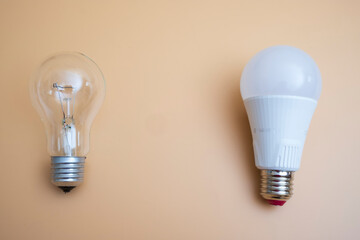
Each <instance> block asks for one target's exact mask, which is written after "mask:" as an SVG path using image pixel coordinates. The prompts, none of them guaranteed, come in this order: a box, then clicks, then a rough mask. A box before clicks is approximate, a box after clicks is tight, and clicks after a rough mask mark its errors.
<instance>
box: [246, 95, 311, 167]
mask: <svg viewBox="0 0 360 240" xmlns="http://www.w3.org/2000/svg"><path fill="white" fill-rule="evenodd" d="M316 105H317V102H316V101H315V100H313V99H310V98H304V97H296V96H260V97H252V98H248V99H246V100H245V107H246V111H247V114H248V117H249V121H250V126H251V132H252V136H253V145H254V153H255V163H256V166H257V167H258V168H259V169H271V170H283V171H296V170H298V169H299V167H300V161H301V155H302V151H303V147H304V143H305V139H306V134H307V131H308V128H309V125H310V121H311V118H312V116H313V113H314V111H315V108H316Z"/></svg>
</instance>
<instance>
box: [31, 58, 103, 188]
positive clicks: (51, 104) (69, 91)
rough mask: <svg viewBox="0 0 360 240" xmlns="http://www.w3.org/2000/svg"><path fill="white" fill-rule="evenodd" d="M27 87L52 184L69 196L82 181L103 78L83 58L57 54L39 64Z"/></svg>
mask: <svg viewBox="0 0 360 240" xmlns="http://www.w3.org/2000/svg"><path fill="white" fill-rule="evenodd" d="M29 87H30V96H31V100H32V103H33V105H34V107H35V108H36V110H37V112H38V113H39V115H40V117H41V120H42V121H43V123H44V126H45V130H46V136H47V149H48V152H49V154H50V155H51V166H52V183H53V184H54V185H56V186H57V187H59V188H60V189H62V190H63V191H64V192H65V193H66V192H69V191H71V190H72V189H73V188H75V187H76V186H78V185H79V184H80V183H81V182H82V181H83V178H84V163H85V158H86V154H87V153H88V152H89V137H90V136H89V135H90V128H91V124H92V122H93V120H94V118H95V115H96V114H97V112H98V111H99V109H100V107H101V105H102V103H103V100H104V97H105V80H104V77H103V74H102V72H101V70H100V69H99V67H98V66H97V65H96V64H95V62H94V61H92V60H91V59H90V58H88V57H87V56H85V55H84V54H81V53H75V52H74V53H61V54H57V55H54V56H52V57H50V58H48V59H47V60H45V61H44V62H43V63H42V64H41V66H40V67H39V68H38V70H37V71H36V73H35V75H34V76H33V78H32V79H31V82H30V86H29Z"/></svg>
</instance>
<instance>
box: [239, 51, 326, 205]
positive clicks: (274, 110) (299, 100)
mask: <svg viewBox="0 0 360 240" xmlns="http://www.w3.org/2000/svg"><path fill="white" fill-rule="evenodd" d="M240 89H241V94H242V97H243V99H244V102H245V107H246V111H247V114H248V117H249V122H250V126H251V132H252V137H253V146H254V154H255V163H256V166H257V167H258V168H259V169H261V176H262V181H261V195H262V196H263V197H264V198H265V199H267V200H268V201H269V203H270V204H273V205H283V204H284V203H285V201H286V200H288V199H289V198H290V197H291V195H292V181H293V172H295V171H297V170H298V169H299V167H300V162H301V155H302V151H303V147H304V143H305V139H306V134H307V131H308V128H309V125H310V121H311V118H312V115H313V113H314V111H315V108H316V105H317V99H318V98H319V96H320V92H321V76H320V71H319V69H318V67H317V65H316V63H315V62H314V60H312V58H311V57H310V56H309V55H307V54H306V53H305V52H303V51H302V50H299V49H297V48H294V47H290V46H274V47H269V48H267V49H265V50H263V51H261V52H259V53H258V54H256V55H255V56H254V57H253V58H252V59H251V60H250V61H249V62H248V64H247V65H246V66H245V68H244V71H243V73H242V76H241V83H240Z"/></svg>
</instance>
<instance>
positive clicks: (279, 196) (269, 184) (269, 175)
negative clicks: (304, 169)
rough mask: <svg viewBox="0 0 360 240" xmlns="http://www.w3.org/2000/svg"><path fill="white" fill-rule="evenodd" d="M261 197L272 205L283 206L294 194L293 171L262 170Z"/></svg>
mask: <svg viewBox="0 0 360 240" xmlns="http://www.w3.org/2000/svg"><path fill="white" fill-rule="evenodd" d="M260 174H261V187H260V195H261V196H262V197H263V198H265V199H266V200H268V202H269V203H270V204H272V205H280V206H282V205H283V204H284V203H285V202H286V201H287V200H289V199H290V198H291V196H292V194H293V179H294V172H293V171H281V170H261V173H260Z"/></svg>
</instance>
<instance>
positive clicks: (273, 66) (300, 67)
mask: <svg viewBox="0 0 360 240" xmlns="http://www.w3.org/2000/svg"><path fill="white" fill-rule="evenodd" d="M240 84H241V85H240V86H241V95H242V97H243V99H247V98H250V97H256V96H267V95H288V96H299V97H307V98H312V99H314V100H317V99H319V97H320V92H321V75H320V71H319V68H318V67H317V65H316V63H315V62H314V60H313V59H312V58H311V57H310V56H309V55H308V54H307V53H305V52H304V51H302V50H300V49H298V48H295V47H290V46H274V47H269V48H266V49H264V50H262V51H260V52H259V53H257V54H256V55H255V56H254V57H253V58H252V59H251V60H250V61H249V62H248V63H247V64H246V66H245V68H244V71H243V73H242V75H241V82H240Z"/></svg>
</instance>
